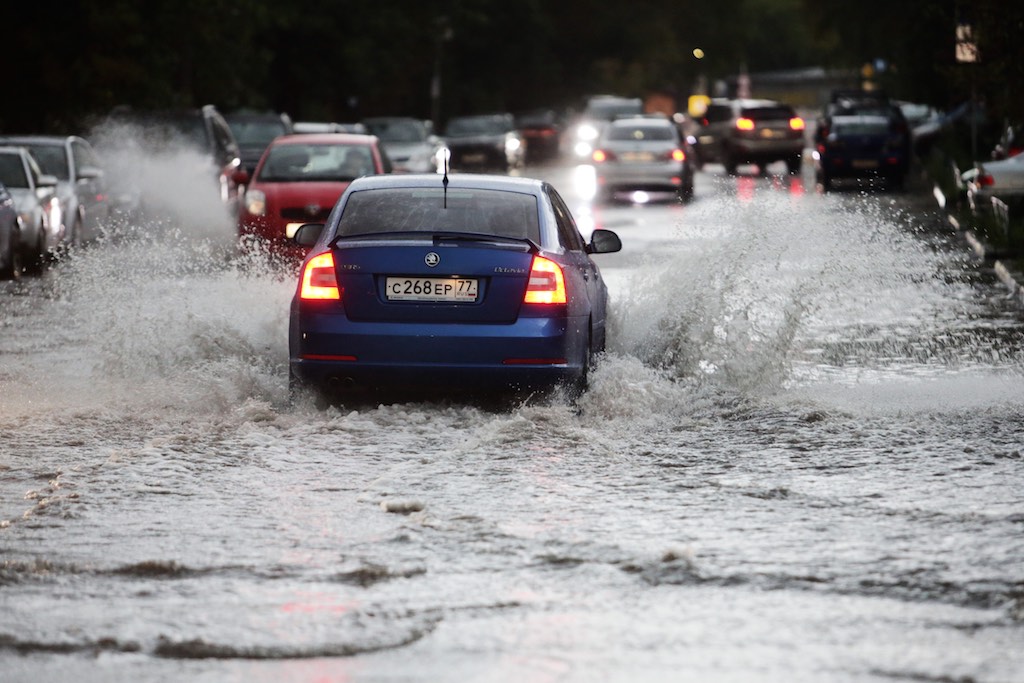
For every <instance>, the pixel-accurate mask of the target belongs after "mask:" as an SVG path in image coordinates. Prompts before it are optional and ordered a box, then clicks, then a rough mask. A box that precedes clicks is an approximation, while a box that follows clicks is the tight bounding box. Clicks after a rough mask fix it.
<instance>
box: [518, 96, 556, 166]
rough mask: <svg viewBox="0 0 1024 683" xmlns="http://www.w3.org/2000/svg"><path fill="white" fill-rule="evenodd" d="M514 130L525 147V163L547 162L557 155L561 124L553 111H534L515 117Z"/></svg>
mask: <svg viewBox="0 0 1024 683" xmlns="http://www.w3.org/2000/svg"><path fill="white" fill-rule="evenodd" d="M516 129H517V130H518V131H519V135H520V136H521V137H522V138H523V143H524V144H525V145H526V160H527V161H548V160H550V159H554V158H556V157H557V156H558V155H559V152H560V150H561V140H562V122H561V119H560V117H559V115H558V113H557V112H556V111H555V110H553V109H535V110H533V111H527V112H522V113H520V114H517V115H516Z"/></svg>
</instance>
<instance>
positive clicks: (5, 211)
mask: <svg viewBox="0 0 1024 683" xmlns="http://www.w3.org/2000/svg"><path fill="white" fill-rule="evenodd" d="M21 258H22V246H21V216H19V215H18V210H17V209H16V208H15V207H14V197H12V196H11V193H10V192H8V191H7V188H6V187H4V185H3V183H0V280H11V279H15V278H18V277H20V276H21V269H22V265H21Z"/></svg>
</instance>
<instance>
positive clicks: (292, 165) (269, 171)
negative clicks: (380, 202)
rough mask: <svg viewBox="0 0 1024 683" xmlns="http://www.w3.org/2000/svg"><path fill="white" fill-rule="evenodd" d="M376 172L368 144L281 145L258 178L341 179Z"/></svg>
mask: <svg viewBox="0 0 1024 683" xmlns="http://www.w3.org/2000/svg"><path fill="white" fill-rule="evenodd" d="M373 172H374V166H373V154H372V153H371V151H370V148H369V146H367V145H341V144H329V145H315V144H302V145H277V146H274V147H271V148H270V152H269V154H268V156H267V159H266V161H264V163H263V167H262V168H261V169H260V171H259V174H258V176H257V178H256V180H259V181H262V182H311V181H312V182H315V181H327V182H341V181H347V180H355V179H356V178H358V177H360V176H364V175H371V174H372V173H373Z"/></svg>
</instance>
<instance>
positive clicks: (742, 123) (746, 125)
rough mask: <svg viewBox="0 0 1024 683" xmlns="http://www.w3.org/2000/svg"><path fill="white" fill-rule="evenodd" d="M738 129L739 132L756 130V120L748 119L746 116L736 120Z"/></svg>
mask: <svg viewBox="0 0 1024 683" xmlns="http://www.w3.org/2000/svg"><path fill="white" fill-rule="evenodd" d="M736 128H737V129H738V130H754V119H748V118H747V117H746V116H743V117H741V118H738V119H736Z"/></svg>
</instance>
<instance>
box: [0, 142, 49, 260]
mask: <svg viewBox="0 0 1024 683" xmlns="http://www.w3.org/2000/svg"><path fill="white" fill-rule="evenodd" d="M0 183H2V184H3V185H4V187H6V188H7V191H8V192H10V194H11V198H12V199H13V200H14V206H15V209H16V210H17V211H18V216H19V218H20V219H21V231H22V232H21V235H20V239H19V240H18V241H19V243H20V244H21V247H22V252H21V253H22V256H23V260H22V262H23V263H24V264H25V270H26V271H28V272H36V273H38V272H39V271H40V270H41V269H42V267H43V263H44V261H45V259H46V256H47V255H48V254H52V253H55V252H56V251H57V248H58V247H59V246H60V242H61V237H62V234H61V225H62V221H61V215H60V201H59V200H58V199H57V179H56V178H55V177H54V176H52V175H45V174H43V172H42V171H40V170H39V164H38V163H37V162H36V160H35V158H33V156H32V154H31V153H30V152H29V151H28V150H27V149H25V148H24V147H0Z"/></svg>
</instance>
